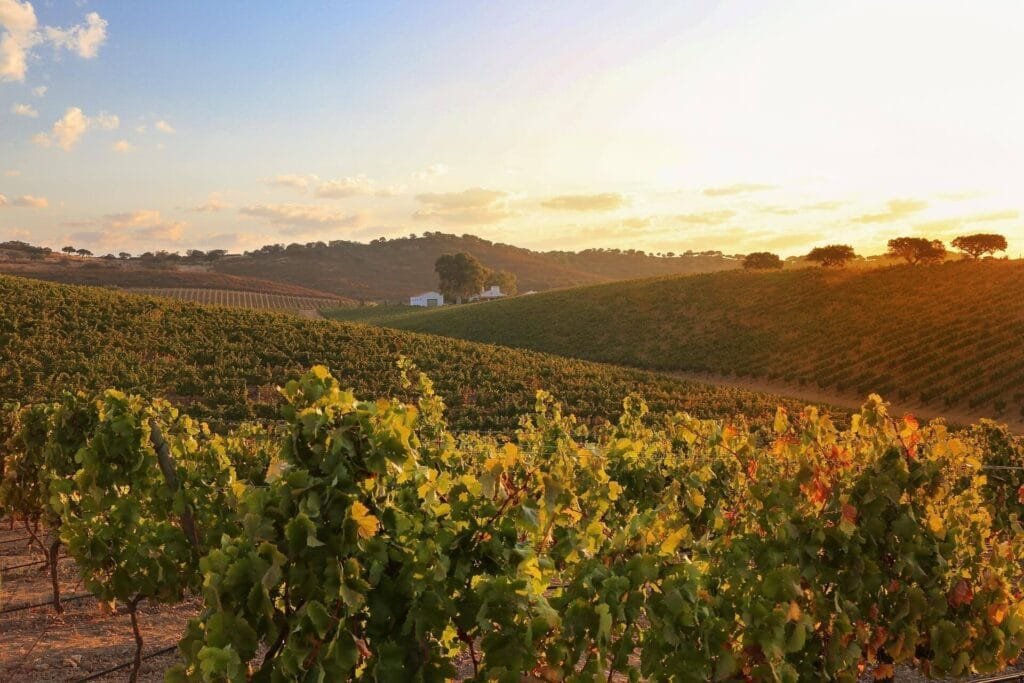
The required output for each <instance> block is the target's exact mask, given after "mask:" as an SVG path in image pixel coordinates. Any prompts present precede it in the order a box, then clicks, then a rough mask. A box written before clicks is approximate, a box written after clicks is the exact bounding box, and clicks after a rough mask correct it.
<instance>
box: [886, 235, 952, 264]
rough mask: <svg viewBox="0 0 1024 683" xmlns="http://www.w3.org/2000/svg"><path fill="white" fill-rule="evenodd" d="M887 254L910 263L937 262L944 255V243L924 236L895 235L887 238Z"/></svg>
mask: <svg viewBox="0 0 1024 683" xmlns="http://www.w3.org/2000/svg"><path fill="white" fill-rule="evenodd" d="M889 255H890V256H897V257H899V258H902V259H906V261H907V263H909V264H911V265H916V264H918V263H939V262H941V261H942V259H944V258H945V257H946V245H945V244H943V243H942V240H928V239H925V238H924V237H896V238H893V239H891V240H889Z"/></svg>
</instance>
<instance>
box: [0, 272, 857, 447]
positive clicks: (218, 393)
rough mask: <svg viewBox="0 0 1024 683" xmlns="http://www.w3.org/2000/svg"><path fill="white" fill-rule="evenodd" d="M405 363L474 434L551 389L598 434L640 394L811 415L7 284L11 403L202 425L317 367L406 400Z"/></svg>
mask: <svg viewBox="0 0 1024 683" xmlns="http://www.w3.org/2000/svg"><path fill="white" fill-rule="evenodd" d="M403 354H404V355H405V356H407V357H408V358H410V359H411V360H412V361H414V362H415V363H416V364H417V365H418V366H419V367H420V368H421V369H422V370H424V371H426V372H427V373H429V374H430V376H431V377H432V378H433V379H434V380H435V382H436V384H437V387H438V391H439V393H441V395H443V396H444V397H445V399H446V401H447V402H448V405H449V408H450V414H451V419H452V423H453V424H454V425H456V426H459V427H462V428H471V429H502V430H509V429H511V428H514V427H515V426H516V424H517V420H518V417H519V416H520V415H521V414H523V413H524V412H528V411H529V410H530V409H531V407H532V406H533V405H534V402H535V395H536V392H537V390H539V389H546V390H548V391H550V392H551V393H552V394H553V395H554V396H555V397H557V398H558V399H560V400H562V401H564V403H565V404H566V408H567V410H569V411H571V412H573V413H575V414H577V415H579V416H580V417H581V418H582V419H584V420H585V421H588V422H598V421H601V420H603V419H608V418H613V417H615V416H617V415H618V414H619V413H620V412H621V408H622V400H623V399H624V398H625V397H626V396H627V395H628V394H630V393H633V392H636V393H639V394H641V395H642V396H644V397H645V398H646V399H647V400H648V401H649V402H650V405H651V408H652V410H654V411H655V412H661V413H665V412H674V411H678V410H686V411H689V412H691V413H692V414H694V415H696V416H701V417H732V416H735V415H741V414H742V415H746V416H748V417H749V418H750V420H751V421H752V422H753V423H754V424H764V421H765V420H770V419H771V417H772V416H773V415H774V411H775V406H776V405H778V404H780V403H782V404H784V405H787V406H789V407H790V409H791V410H793V411H796V410H798V408H799V406H798V405H797V404H795V403H794V402H792V401H782V400H781V399H779V398H778V397H775V396H770V395H765V394H756V393H752V392H748V391H742V390H736V389H722V388H716V387H713V386H709V385H705V384H701V383H696V382H688V381H681V380H676V379H672V378H666V377H659V376H656V375H652V374H650V373H645V372H639V371H633V370H627V369H618V368H610V367H607V366H603V365H598V364H594V363H586V362H580V361H575V360H568V359H564V358H559V357H556V356H548V355H544V354H540V353H535V352H529V351H518V350H513V349H505V348H501V347H495V346H490V345H484V344H475V343H471V342H465V341H459V340H452V339H446V338H443V337H436V336H430V335H421V334H413V333H409V332H400V331H395V330H383V329H380V328H373V327H368V326H365V325H356V324H344V323H337V322H333V321H316V320H304V319H300V318H298V317H295V316H289V315H283V314H277V313H267V312H258V311H251V310H243V309H229V308H219V307H210V306H199V305H195V304H189V303H184V302H178V301H171V300H167V299H157V298H151V297H142V296H128V295H125V294H120V293H116V292H111V291H108V290H103V289H99V288H91V287H75V286H67V285H57V284H50V283H45V282H39V281H35V280H27V279H22V278H12V277H6V276H0V368H3V373H2V374H0V401H3V400H10V401H19V402H25V401H33V400H41V399H49V398H53V397H55V396H58V395H59V394H60V393H61V392H62V391H66V390H73V389H83V390H91V391H95V390H98V389H100V388H103V387H108V386H116V387H120V388H122V389H124V390H126V391H134V392H141V393H145V394H150V395H154V394H163V395H166V396H167V397H168V398H171V399H172V400H174V401H175V402H176V403H178V404H179V405H181V406H185V407H187V408H188V409H189V411H190V412H192V413H193V414H196V415H200V416H203V417H219V418H226V419H239V418H246V417H252V416H264V417H271V416H276V414H277V405H278V402H279V396H278V394H277V392H276V390H275V388H274V387H275V385H279V384H282V383H284V382H286V381H287V380H288V379H291V378H294V377H296V376H298V375H299V374H300V373H301V372H302V371H304V370H305V369H306V368H308V367H309V366H311V365H315V364H318V363H322V364H325V365H327V366H328V367H330V368H331V370H332V371H333V372H335V373H336V374H337V375H338V376H339V377H340V378H342V380H343V382H344V383H345V384H346V386H351V387H353V388H354V389H355V390H356V391H357V392H359V393H362V394H369V395H407V394H406V393H405V390H404V389H403V387H402V383H401V377H400V373H399V370H398V369H397V367H396V361H397V359H398V357H399V355H403ZM840 414H841V413H840Z"/></svg>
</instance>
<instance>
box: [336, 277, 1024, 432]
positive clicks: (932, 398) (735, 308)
mask: <svg viewBox="0 0 1024 683" xmlns="http://www.w3.org/2000/svg"><path fill="white" fill-rule="evenodd" d="M1022 294H1024V264H1022V263H1020V262H1012V261H1011V262H1005V261H990V262H982V263H969V262H950V263H945V264H942V265H937V266H928V267H916V268H915V267H909V266H906V267H890V268H880V269H874V270H858V271H830V270H823V269H801V270H793V271H783V272H775V273H749V272H731V273H717V274H709V275H700V276H696V277H685V278H680V277H673V278H662V279H650V280H640V281H631V282H620V283H615V284H608V285H599V286H594V287H587V288H581V289H573V290H568V291H561V292H551V293H547V294H537V295H534V296H528V297H518V298H515V299H511V300H505V301H497V302H492V303H485V304H473V305H469V306H462V307H448V308H445V309H438V310H432V311H419V312H409V311H404V312H403V311H401V310H396V309H382V310H381V316H380V317H378V318H374V317H373V316H372V314H371V313H370V312H369V311H367V310H363V311H360V309H353V311H352V314H353V315H361V316H362V318H363V319H364V321H365V322H369V323H374V322H376V323H379V324H383V325H388V326H392V327H396V328H402V329H408V330H417V331H421V332H430V333H435V334H447V335H450V336H453V337H459V338H464V339H471V340H476V341H483V342H490V343H496V344H504V345H508V346H513V347H521V348H530V349H535V350H539V351H544V352H548V353H555V354H559V355H563V356H569V357H576V358H585V359H588V360H595V361H603V362H609V363H616V364H622V365H629V366H633V367H640V368H649V369H657V370H668V371H685V372H689V373H710V374H713V375H718V376H732V377H749V378H762V379H767V380H772V381H777V382H782V383H791V384H796V385H799V384H805V385H811V386H815V385H816V386H818V387H821V388H826V389H831V390H835V391H836V392H839V393H843V394H846V395H855V396H863V395H865V394H866V393H869V392H879V393H881V394H882V395H883V396H888V397H891V398H892V399H893V400H900V401H910V402H920V403H921V404H924V405H928V406H934V407H935V408H936V409H937V410H939V411H941V410H947V409H954V408H955V409H963V410H967V411H971V412H972V413H975V414H985V415H994V416H997V417H998V416H1006V417H1007V418H1013V419H1016V420H1019V419H1020V417H1021V416H1022V415H1024V355H1022V353H1021V339H1024V296H1022Z"/></svg>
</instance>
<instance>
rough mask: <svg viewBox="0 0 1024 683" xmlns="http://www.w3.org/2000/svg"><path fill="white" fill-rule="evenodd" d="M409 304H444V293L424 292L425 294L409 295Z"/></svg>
mask: <svg viewBox="0 0 1024 683" xmlns="http://www.w3.org/2000/svg"><path fill="white" fill-rule="evenodd" d="M409 305H410V306H424V307H426V308H433V307H435V306H444V295H443V294H439V293H438V292H423V294H417V295H416V296H411V297H409Z"/></svg>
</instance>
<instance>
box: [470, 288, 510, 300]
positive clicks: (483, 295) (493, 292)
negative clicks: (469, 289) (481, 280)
mask: <svg viewBox="0 0 1024 683" xmlns="http://www.w3.org/2000/svg"><path fill="white" fill-rule="evenodd" d="M503 296H505V295H504V294H503V293H502V291H501V287H500V286H498V285H491V286H490V288H488V289H485V290H484V291H482V292H480V293H479V294H477V295H476V296H475V297H473V299H472V300H474V301H490V300H491V299H500V298H502V297H503Z"/></svg>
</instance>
